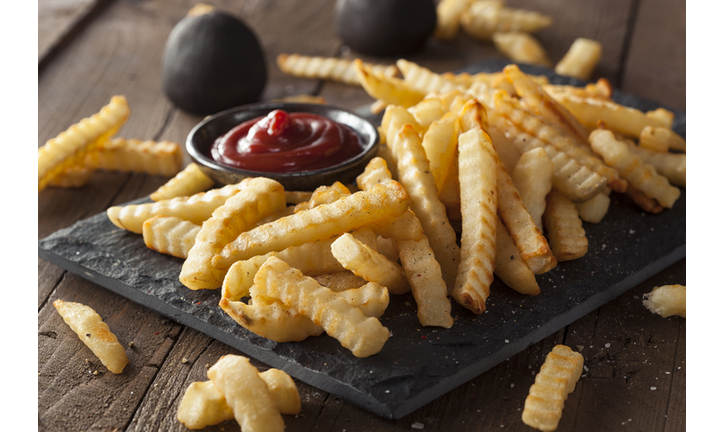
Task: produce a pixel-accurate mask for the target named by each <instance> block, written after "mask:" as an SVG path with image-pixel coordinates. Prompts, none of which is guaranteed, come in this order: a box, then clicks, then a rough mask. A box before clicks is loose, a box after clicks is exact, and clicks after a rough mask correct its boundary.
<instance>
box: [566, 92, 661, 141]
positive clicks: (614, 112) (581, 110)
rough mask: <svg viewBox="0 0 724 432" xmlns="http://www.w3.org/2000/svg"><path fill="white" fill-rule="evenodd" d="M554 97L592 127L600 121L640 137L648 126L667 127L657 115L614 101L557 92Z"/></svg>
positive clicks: (632, 135) (612, 127)
mask: <svg viewBox="0 0 724 432" xmlns="http://www.w3.org/2000/svg"><path fill="white" fill-rule="evenodd" d="M554 97H555V99H556V101H558V102H559V103H560V104H561V105H563V106H564V107H566V108H567V109H568V110H569V112H571V113H572V114H573V115H574V116H575V117H576V118H577V119H578V121H579V122H581V123H582V124H583V125H585V126H586V127H588V128H591V129H594V128H596V127H597V126H598V124H599V122H603V123H605V125H606V127H607V128H609V129H611V130H613V131H616V132H620V133H622V134H625V135H627V136H630V137H634V138H638V137H639V136H640V135H641V131H643V129H644V128H645V127H646V126H652V127H666V124H665V123H664V122H663V121H662V120H659V119H658V118H657V117H655V116H649V115H647V114H645V113H643V112H641V111H639V110H637V109H635V108H630V107H627V106H623V105H619V104H617V103H616V102H613V101H609V100H601V99H599V98H593V97H588V98H582V97H579V96H574V95H565V94H556V95H554Z"/></svg>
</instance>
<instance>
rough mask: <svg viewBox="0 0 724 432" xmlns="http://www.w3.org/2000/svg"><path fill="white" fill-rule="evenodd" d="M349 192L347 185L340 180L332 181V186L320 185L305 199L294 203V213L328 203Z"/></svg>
mask: <svg viewBox="0 0 724 432" xmlns="http://www.w3.org/2000/svg"><path fill="white" fill-rule="evenodd" d="M350 193H351V192H350V191H349V189H348V188H347V186H345V185H343V184H342V183H340V182H334V183H333V184H332V186H320V187H318V188H317V189H316V190H315V191H314V192H313V193H312V196H311V197H310V198H309V199H308V200H307V201H305V202H301V203H299V204H297V205H296V207H295V208H294V213H297V212H300V211H302V210H308V209H310V208H314V207H317V206H319V205H322V204H329V203H331V202H334V201H337V200H338V199H340V198H342V197H343V196H347V195H349V194H350Z"/></svg>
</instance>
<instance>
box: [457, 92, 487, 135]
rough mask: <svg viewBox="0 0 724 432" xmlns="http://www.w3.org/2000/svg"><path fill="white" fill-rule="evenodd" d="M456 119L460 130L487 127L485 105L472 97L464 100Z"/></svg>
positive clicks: (465, 130) (483, 128) (484, 128)
mask: <svg viewBox="0 0 724 432" xmlns="http://www.w3.org/2000/svg"><path fill="white" fill-rule="evenodd" d="M458 121H459V122H460V131H461V132H467V131H469V130H472V129H475V128H480V129H482V130H486V129H488V114H487V112H486V110H485V107H484V106H483V104H481V103H480V102H479V101H478V100H477V99H474V98H473V99H470V100H469V101H467V102H465V105H463V107H462V109H461V110H460V114H459V117H458Z"/></svg>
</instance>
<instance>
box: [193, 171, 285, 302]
mask: <svg viewBox="0 0 724 432" xmlns="http://www.w3.org/2000/svg"><path fill="white" fill-rule="evenodd" d="M285 206H286V202H285V199H284V187H283V186H282V185H281V184H280V183H279V182H277V181H275V180H272V179H268V178H264V177H256V178H249V179H248V181H247V182H246V187H245V188H244V189H243V190H241V191H239V193H237V194H236V195H234V196H233V197H231V198H229V199H228V200H226V202H225V203H224V204H223V205H221V206H220V207H219V208H217V209H216V210H214V213H213V214H212V215H211V217H210V218H209V219H208V220H206V221H204V223H203V225H202V226H201V231H199V233H198V234H197V235H196V242H195V243H194V246H193V247H192V248H191V250H190V251H189V253H188V257H187V258H186V261H184V263H183V266H182V267H181V274H180V275H179V280H180V281H181V283H182V284H184V285H185V286H186V287H188V288H190V289H192V290H198V289H216V288H220V287H221V284H222V282H223V280H224V276H225V275H226V271H227V270H228V268H217V267H214V266H212V265H211V260H212V258H213V257H214V255H216V254H218V253H219V252H220V251H221V249H222V248H223V247H224V246H226V245H227V244H228V243H229V242H231V241H232V240H234V239H235V238H236V237H237V236H238V235H239V234H241V233H242V232H244V231H246V230H248V229H250V228H251V227H252V226H254V224H256V222H258V221H259V220H260V219H261V218H263V217H265V216H267V215H269V214H272V213H274V212H276V211H279V210H281V209H283V208H285Z"/></svg>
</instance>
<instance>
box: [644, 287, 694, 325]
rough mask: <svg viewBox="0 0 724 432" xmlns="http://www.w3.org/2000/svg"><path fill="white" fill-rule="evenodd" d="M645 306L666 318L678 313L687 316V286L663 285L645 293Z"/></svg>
mask: <svg viewBox="0 0 724 432" xmlns="http://www.w3.org/2000/svg"><path fill="white" fill-rule="evenodd" d="M644 306H646V309H648V310H650V311H651V312H653V313H655V314H659V315H661V316H662V317H664V318H667V317H670V316H671V315H678V316H680V317H683V318H686V286H685V285H663V286H658V287H655V288H654V289H653V290H652V291H651V292H650V293H647V294H644Z"/></svg>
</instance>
